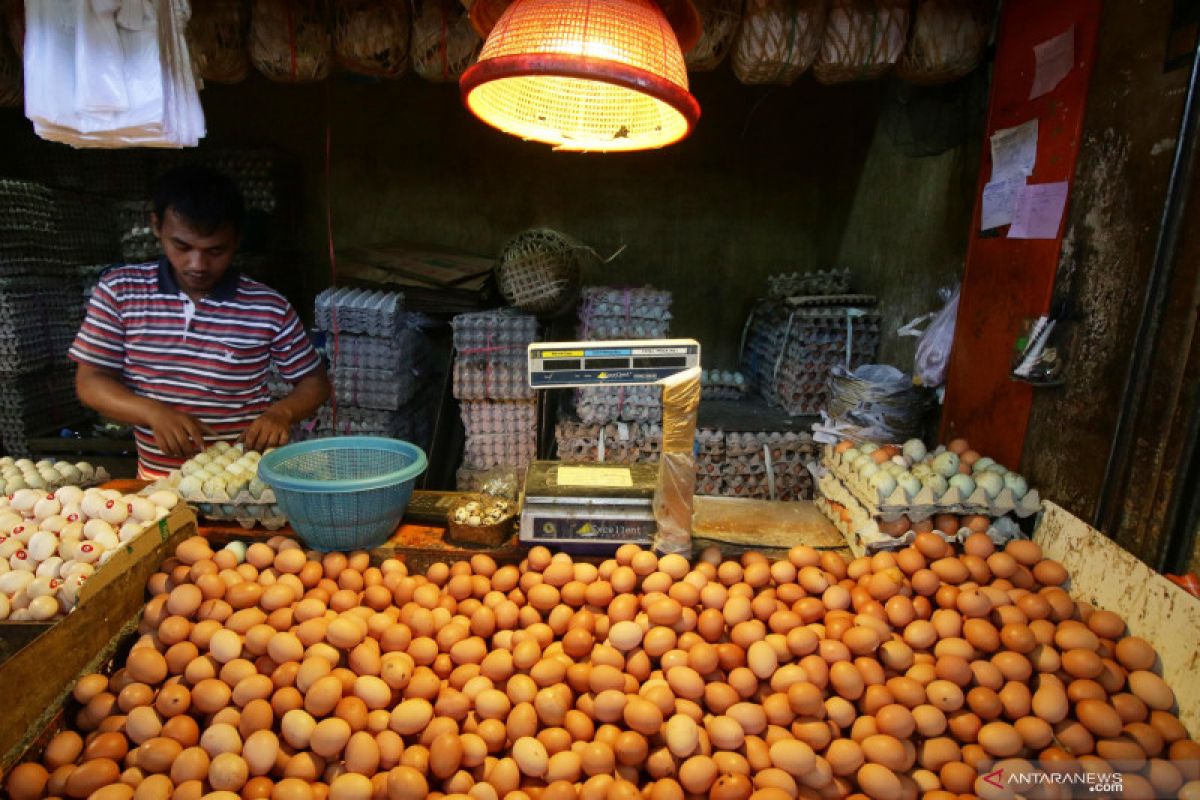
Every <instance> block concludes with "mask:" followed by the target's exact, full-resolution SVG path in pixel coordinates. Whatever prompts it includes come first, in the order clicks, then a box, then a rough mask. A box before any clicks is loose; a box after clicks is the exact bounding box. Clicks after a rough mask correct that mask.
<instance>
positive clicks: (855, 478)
mask: <svg viewBox="0 0 1200 800" xmlns="http://www.w3.org/2000/svg"><path fill="white" fill-rule="evenodd" d="M821 466H822V467H823V468H824V469H826V470H828V471H829V472H830V473H831V474H832V475H833V476H834V477H835V478H836V479H837V480H838V481H839V482H840V483H841V484H842V485H843V486H845V488H846V490H847V491H848V492H850V493H851V494H852V495H853V496H854V497H855V498H856V499H857V501H858V502H859V503H860V504H862V506H863V507H864V508H865V509H866V510H867V511H868V512H870V514H871V515H872V516H874V517H878V518H879V519H882V520H884V521H894V520H897V519H899V518H900V516H901V515H904V516H907V517H908V518H909V520H911V521H913V522H919V521H921V520H925V519H929V518H930V517H932V516H934V515H936V514H978V515H982V516H987V517H992V518H999V517H1004V516H1006V515H1013V516H1016V517H1018V518H1021V519H1024V518H1026V517H1029V516H1032V515H1033V514H1036V513H1037V512H1038V511H1041V509H1042V501H1041V497H1040V496H1039V495H1038V492H1037V490H1036V489H1030V490H1029V491H1028V492H1026V493H1025V494H1024V496H1022V497H1020V498H1017V497H1015V496H1014V495H1013V493H1012V490H1010V489H1009V488H1007V487H1005V488H1004V489H1001V490H1000V491H999V492H998V493H997V494H996V496H995V497H989V496H988V493H987V492H985V491H984V490H983V488H982V487H979V486H976V487H975V490H974V491H973V492H972V493H971V494H970V495H964V494H963V493H962V492H960V491H959V490H958V488H956V487H954V486H951V487H950V488H948V489H947V490H946V491H945V492H943V493H942V494H941V495H939V496H935V495H934V493H933V491H932V490H931V489H930V487H929V486H922V487H921V489H920V491H918V492H917V493H916V494H912V495H910V494H908V493H906V492H905V491H904V489H903V487H900V486H897V487H896V489H895V490H894V491H892V492H891V493H890V494H888V495H886V496H885V495H884V494H883V493H882V492H880V491H879V490H878V489H876V488H875V487H873V486H871V485H870V484H869V483H868V482H867V481H866V480H864V479H863V478H862V477H861V476H860V475H859V474H858V473H856V472H854V471H853V470H852V469H850V468H849V467H848V466H846V465H845V464H843V463H842V462H841V459H839V458H838V457H837V454H836V453H835V452H834V448H833V446H832V445H826V446H825V448H824V452H823V454H822V457H821Z"/></svg>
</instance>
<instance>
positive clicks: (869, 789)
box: [855, 764, 903, 800]
mask: <svg viewBox="0 0 1200 800" xmlns="http://www.w3.org/2000/svg"><path fill="white" fill-rule="evenodd" d="M855 778H856V780H857V782H858V785H859V786H860V787H861V788H862V790H863V792H864V793H865V794H866V795H867V797H870V798H872V800H892V799H893V798H897V797H901V796H903V788H902V786H903V785H902V784H901V782H900V778H899V776H897V775H896V773H895V772H894V771H892V770H890V769H888V768H887V767H885V766H883V765H882V764H863V765H862V766H861V767H859V769H858V772H857V773H855Z"/></svg>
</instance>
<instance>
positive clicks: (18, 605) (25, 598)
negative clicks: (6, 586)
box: [9, 589, 29, 619]
mask: <svg viewBox="0 0 1200 800" xmlns="http://www.w3.org/2000/svg"><path fill="white" fill-rule="evenodd" d="M9 599H10V600H12V607H13V611H14V612H17V611H22V612H23V611H24V610H25V609H26V608H29V593H28V592H26V591H25V590H24V589H21V590H20V591H19V592H16V593H15V594H13V596H12V597H10V598H9ZM12 619H16V617H15V616H14V617H12ZM21 619H29V615H28V614H25V615H24V616H22V617H21Z"/></svg>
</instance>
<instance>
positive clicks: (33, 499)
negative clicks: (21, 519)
mask: <svg viewBox="0 0 1200 800" xmlns="http://www.w3.org/2000/svg"><path fill="white" fill-rule="evenodd" d="M41 499H42V493H41V492H38V491H35V490H33V489H18V490H17V491H15V492H13V495H12V498H11V500H10V501H9V505H11V506H12V508H13V510H14V511H19V512H21V513H22V514H30V513H32V512H33V507H34V506H36V505H37V502H38V500H41Z"/></svg>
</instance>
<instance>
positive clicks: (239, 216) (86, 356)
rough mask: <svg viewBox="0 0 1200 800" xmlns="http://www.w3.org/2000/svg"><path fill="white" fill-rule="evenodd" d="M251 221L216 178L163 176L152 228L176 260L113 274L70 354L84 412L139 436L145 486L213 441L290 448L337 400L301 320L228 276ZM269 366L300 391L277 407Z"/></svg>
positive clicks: (250, 284) (185, 170)
mask: <svg viewBox="0 0 1200 800" xmlns="http://www.w3.org/2000/svg"><path fill="white" fill-rule="evenodd" d="M243 214H244V212H243V206H242V198H241V195H240V194H239V193H238V190H237V188H236V187H235V186H234V185H233V182H232V181H230V180H229V179H228V178H226V177H225V176H223V175H221V174H219V173H217V172H214V171H212V170H208V169H203V168H199V167H182V168H178V169H175V170H172V171H171V172H169V173H167V174H166V175H164V176H163V177H162V179H161V180H160V181H159V183H158V185H157V187H156V189H155V193H154V210H153V214H152V215H151V224H152V226H153V229H154V233H155V235H156V236H157V237H158V238H159V241H160V242H161V243H162V247H163V252H164V253H165V254H166V257H165V258H164V259H163V260H162V261H161V262H159V263H157V264H153V263H152V264H140V265H133V266H126V267H120V268H117V269H114V270H112V271H110V272H108V273H107V274H106V275H105V276H104V277H103V279H102V280H101V281H100V283H99V285H98V286H97V287H96V290H95V292H94V293H93V294H92V301H91V304H90V305H89V307H88V312H87V317H86V319H85V320H84V322H83V326H82V327H81V328H80V330H79V334H78V335H77V336H76V338H75V343H74V344H73V345H72V346H71V350H70V357H71V359H72V360H74V361H75V362H76V363H77V364H78V372H77V373H76V378H75V389H76V392H77V393H78V395H79V399H80V401H81V402H82V403H83V404H84V405H86V406H89V407H90V408H93V409H95V410H96V411H98V412H99V413H101V414H102V415H104V416H106V417H109V418H110V419H114V420H117V421H119V422H127V423H131V424H132V425H134V438H135V439H136V441H137V449H138V474H139V476H140V477H143V478H157V477H161V476H163V475H165V474H166V473H167V472H169V471H170V470H172V469H177V468H178V467H179V466H180V465H181V464H182V463H183V461H184V460H185V459H186V458H187V457H189V456H191V455H194V454H196V453H198V452H200V451H201V450H203V449H204V447H205V446H206V442H208V443H211V442H212V441H214V440H221V439H226V440H232V439H240V440H241V441H243V442H245V444H246V446H247V447H248V448H252V449H255V450H264V449H266V448H268V447H276V446H278V445H282V444H285V443H286V442H287V440H288V434H289V430H290V428H291V425H292V424H293V423H295V422H297V421H299V420H302V419H304V418H306V417H309V416H311V415H312V414H313V412H315V411H316V409H317V408H318V407H319V406H320V405H321V403H323V402H325V399H326V398H327V397H328V396H329V379H328V377H327V376H326V374H325V368H324V366H323V365H322V364H321V360H320V357H319V356H318V355H317V353H316V351H315V350H314V349H313V347H312V345H311V344H310V343H309V341H308V338H307V337H306V335H305V333H304V328H303V327H302V326H301V325H300V321H299V319H298V318H297V316H296V311H295V309H293V308H292V306H291V305H290V304H289V303H288V301H287V300H286V299H284V298H283V296H282V295H280V294H279V293H278V292H276V291H275V290H273V289H270V288H268V287H267V286H264V285H263V284H261V283H259V282H258V281H255V280H251V279H250V278H248V277H246V276H245V275H240V274H239V273H238V272H237V271H236V270H233V269H230V264H232V262H233V256H234V253H235V252H236V251H237V247H238V243H239V240H240V236H241V229H242V223H243ZM271 364H274V365H275V367H276V369H277V370H278V371H279V373H280V374H281V375H282V376H283V377H284V378H285V379H286V380H288V381H289V382H290V383H292V384H293V390H292V393H291V394H290V395H288V396H287V397H286V398H284V399H282V400H279V401H278V402H276V403H271V400H270V395H269V393H268V391H267V374H268V369H269V367H270V366H271Z"/></svg>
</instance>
